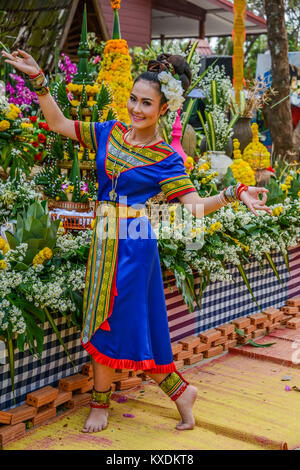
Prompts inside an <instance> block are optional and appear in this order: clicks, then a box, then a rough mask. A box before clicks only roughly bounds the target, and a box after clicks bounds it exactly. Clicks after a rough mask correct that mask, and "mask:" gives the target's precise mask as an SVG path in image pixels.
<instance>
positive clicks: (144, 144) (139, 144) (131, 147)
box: [123, 127, 158, 150]
mask: <svg viewBox="0 0 300 470" xmlns="http://www.w3.org/2000/svg"><path fill="white" fill-rule="evenodd" d="M132 131H133V127H131V128H130V129H129V130H128V131H127V134H130V132H132ZM125 134H126V133H125ZM157 136H158V131H156V132H155V134H154V136H153V137H151V139H149V140H147V141H146V142H139V143H138V144H130V143H129V142H128V145H129V148H130V150H132V149H133V147H139V146H141V145H142V144H143V145H142V148H144V147H145V146H146V145H147V144H150V142H152V140H154V139H155V137H157ZM124 140H125V137H124V136H123V141H124Z"/></svg>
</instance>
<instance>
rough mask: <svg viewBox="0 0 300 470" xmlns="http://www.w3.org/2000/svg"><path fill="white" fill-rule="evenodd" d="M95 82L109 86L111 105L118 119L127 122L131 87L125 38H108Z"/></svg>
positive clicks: (129, 58)
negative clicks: (111, 98)
mask: <svg viewBox="0 0 300 470" xmlns="http://www.w3.org/2000/svg"><path fill="white" fill-rule="evenodd" d="M97 82H98V83H99V84H101V83H103V82H104V83H105V84H106V85H108V86H109V87H110V88H111V92H112V96H113V103H112V107H113V108H114V109H115V110H116V111H117V113H118V118H119V120H120V121H122V122H124V123H126V124H129V123H130V119H129V115H128V111H127V101H128V99H129V96H130V91H131V89H132V85H133V80H132V76H131V57H130V55H129V49H128V45H127V42H126V41H125V39H110V40H109V41H107V43H106V46H105V48H104V55H103V61H102V65H101V70H100V72H99V75H98V78H97Z"/></svg>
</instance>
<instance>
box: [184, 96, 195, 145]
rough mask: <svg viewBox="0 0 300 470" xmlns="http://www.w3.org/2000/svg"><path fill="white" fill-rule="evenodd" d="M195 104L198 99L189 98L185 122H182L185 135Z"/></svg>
mask: <svg viewBox="0 0 300 470" xmlns="http://www.w3.org/2000/svg"><path fill="white" fill-rule="evenodd" d="M195 104H196V99H189V101H188V105H187V108H186V111H185V116H184V120H183V123H182V135H183V136H184V133H185V129H186V126H187V125H188V122H189V120H190V117H191V115H192V113H193V110H194V107H195Z"/></svg>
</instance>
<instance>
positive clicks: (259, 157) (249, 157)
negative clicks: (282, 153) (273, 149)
mask: <svg viewBox="0 0 300 470" xmlns="http://www.w3.org/2000/svg"><path fill="white" fill-rule="evenodd" d="M251 129H252V135H253V137H252V142H250V144H248V145H247V147H246V148H245V150H244V153H243V159H244V160H245V161H246V162H248V163H249V165H250V166H251V168H252V169H253V170H257V169H264V168H268V167H270V164H271V163H270V152H269V151H268V149H267V148H266V147H265V146H264V145H263V144H262V143H261V142H260V141H259V137H258V125H257V124H256V122H254V123H253V124H252V126H251Z"/></svg>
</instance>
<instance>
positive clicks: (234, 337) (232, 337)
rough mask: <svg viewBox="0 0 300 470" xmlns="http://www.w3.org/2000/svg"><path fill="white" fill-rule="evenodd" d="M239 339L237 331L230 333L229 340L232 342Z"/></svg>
mask: <svg viewBox="0 0 300 470" xmlns="http://www.w3.org/2000/svg"><path fill="white" fill-rule="evenodd" d="M237 337H238V334H237V333H236V332H235V331H233V333H229V335H228V340H230V341H231V340H234V339H236V338H237Z"/></svg>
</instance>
